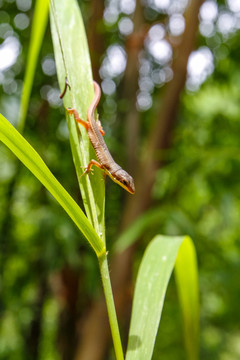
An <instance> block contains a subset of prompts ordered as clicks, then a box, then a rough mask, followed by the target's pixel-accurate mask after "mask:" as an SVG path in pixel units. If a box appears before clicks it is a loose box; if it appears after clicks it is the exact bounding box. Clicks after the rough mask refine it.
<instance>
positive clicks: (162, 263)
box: [126, 236, 188, 360]
mask: <svg viewBox="0 0 240 360" xmlns="http://www.w3.org/2000/svg"><path fill="white" fill-rule="evenodd" d="M185 239H188V238H187V237H170V236H156V237H155V238H154V239H153V240H152V241H151V242H150V244H149V245H148V247H147V249H146V251H145V254H144V257H143V260H142V262H141V265H140V269H139V272H138V276H137V282H136V288H135V292H134V299H133V309H132V316H131V324H130V331H129V339H128V347H127V355H126V360H139V359H144V360H150V359H151V357H152V354H153V348H154V343H155V339H156V334H157V330H158V326H159V322H160V318H161V313H162V308H163V303H164V298H165V294H166V290H167V285H168V282H169V279H170V276H171V273H172V270H173V267H174V264H175V260H176V257H177V254H178V251H179V247H180V246H181V244H182V243H184V241H185Z"/></svg>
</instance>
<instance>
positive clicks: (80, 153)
mask: <svg viewBox="0 0 240 360" xmlns="http://www.w3.org/2000/svg"><path fill="white" fill-rule="evenodd" d="M50 15H51V16H50V19H51V31H52V37H53V45H54V53H55V59H56V65H57V75H58V80H59V84H60V89H61V91H62V90H63V89H64V85H65V77H67V79H68V82H69V83H70V86H71V90H69V89H68V90H67V92H66V95H65V96H64V98H63V102H64V106H65V108H68V107H71V108H75V109H76V110H77V111H78V113H79V115H80V117H81V118H82V119H83V120H86V116H87V110H88V107H89V105H90V104H91V102H92V99H93V96H94V91H93V79H92V71H91V61H90V56H89V50H88V44H87V39H86V34H85V29H84V25H83V21H82V17H81V13H80V10H79V7H78V4H77V2H76V1H75V0H69V1H64V0H58V1H51V8H50ZM67 122H68V128H69V136H70V144H71V149H72V154H73V160H74V164H75V168H76V173H77V177H78V182H79V186H80V190H81V194H82V198H83V204H84V207H85V210H86V213H87V217H88V219H89V220H90V222H91V223H92V225H93V226H94V228H95V229H96V231H97V233H98V234H99V236H100V237H101V238H102V240H103V241H104V242H105V216H104V213H105V182H104V177H103V173H102V171H101V170H99V169H94V174H93V175H91V174H89V175H85V176H82V173H83V168H84V167H86V166H87V165H88V163H89V162H90V160H92V159H94V158H96V155H95V152H94V150H93V148H92V146H91V144H90V142H89V138H88V135H87V133H86V130H85V129H84V128H83V127H81V126H79V125H78V124H76V122H75V120H74V119H73V116H71V117H69V116H68V114H67Z"/></svg>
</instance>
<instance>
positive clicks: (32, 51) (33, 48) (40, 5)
mask: <svg viewBox="0 0 240 360" xmlns="http://www.w3.org/2000/svg"><path fill="white" fill-rule="evenodd" d="M48 10H49V0H37V1H36V6H35V9H34V15H33V24H32V30H31V39H30V45H29V52H28V57H27V65H26V73H25V76H24V81H23V91H22V98H21V104H20V110H19V118H18V125H17V128H18V130H19V131H20V132H22V131H23V129H24V126H25V120H26V115H27V110H28V104H29V99H30V94H31V91H32V85H33V79H34V75H35V71H36V66H37V61H38V55H39V51H40V48H41V45H42V40H43V36H44V33H45V30H46V26H47V20H48Z"/></svg>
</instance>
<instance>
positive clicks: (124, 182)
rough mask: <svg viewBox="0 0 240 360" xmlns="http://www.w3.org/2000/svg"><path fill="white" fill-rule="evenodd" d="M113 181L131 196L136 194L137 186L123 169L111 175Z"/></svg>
mask: <svg viewBox="0 0 240 360" xmlns="http://www.w3.org/2000/svg"><path fill="white" fill-rule="evenodd" d="M109 175H110V177H111V178H112V180H113V181H115V182H116V183H117V184H119V185H120V186H121V187H123V188H124V189H125V190H127V191H128V192H130V194H134V193H135V185H134V180H133V178H132V177H131V176H130V175H129V174H128V173H127V172H126V171H125V170H123V169H119V170H117V171H116V172H114V173H112V174H109Z"/></svg>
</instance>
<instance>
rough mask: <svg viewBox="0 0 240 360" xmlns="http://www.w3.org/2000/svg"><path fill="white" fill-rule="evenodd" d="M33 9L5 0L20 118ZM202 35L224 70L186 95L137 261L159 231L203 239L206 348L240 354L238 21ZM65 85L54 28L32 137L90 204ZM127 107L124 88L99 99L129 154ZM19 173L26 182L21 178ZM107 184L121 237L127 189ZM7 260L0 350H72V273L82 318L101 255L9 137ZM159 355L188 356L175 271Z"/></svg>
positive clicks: (0, 171)
mask: <svg viewBox="0 0 240 360" xmlns="http://www.w3.org/2000/svg"><path fill="white" fill-rule="evenodd" d="M149 3H150V2H149ZM230 3H232V2H230V1H229V2H227V3H225V2H223V1H219V2H217V4H218V6H219V7H218V17H220V15H221V14H223V13H224V12H229V13H230V14H232V13H231V11H230V10H229V6H228V5H229V4H230ZM80 5H81V8H82V10H83V16H84V19H85V23H86V27H87V28H88V26H89V16H90V15H89V14H90V3H89V2H88V1H82V2H81V4H80ZM24 6H25V7H24ZM19 14H24V15H25V17H22V20H21V18H20V20H21V22H18V21H17V18H16V17H17V16H18V15H19ZM238 14H239V13H238ZM32 15H33V6H31V1H20V0H19V1H17V2H15V1H4V0H2V1H0V46H1V44H3V42H4V40H5V39H6V38H7V37H9V36H15V37H17V38H18V39H19V42H20V44H21V51H20V54H19V56H18V58H17V61H16V62H15V63H14V64H13V65H12V66H11V67H9V68H6V69H4V70H1V71H0V82H1V86H0V109H1V113H2V114H3V115H4V116H6V117H7V118H8V119H9V120H11V122H12V123H13V124H16V121H17V118H18V107H19V102H20V96H21V87H22V80H23V76H24V70H25V64H26V58H27V54H28V52H27V51H28V44H29V37H30V23H31V19H32ZM157 16H158V14H157V12H156V10H154V9H152V8H151V7H150V6H149V7H147V8H146V11H145V17H146V19H147V20H146V21H148V22H150V20H151V21H153V20H156V19H157V20H158V17H157ZM161 16H163V15H161ZM216 21H217V20H216ZM216 21H215V22H216ZM19 24H20V25H19ZM24 24H25V25H24ZM24 27H25V28H24ZM100 29H101V31H102V32H103V34H104V37H105V41H106V42H105V43H106V44H108V46H110V45H112V44H115V43H118V44H122V43H123V35H122V34H120V33H119V32H118V27H117V20H116V21H115V22H112V23H111V24H110V23H109V22H108V23H107V22H105V23H101V26H100ZM200 45H201V46H206V47H208V48H209V49H210V50H211V52H212V54H213V57H214V71H213V73H212V74H211V76H209V77H208V79H207V80H206V81H205V82H204V83H203V84H202V85H201V86H199V87H196V88H195V89H189V88H186V90H185V92H184V94H182V98H181V103H180V110H179V112H178V122H177V126H176V128H175V131H174V134H173V139H172V146H171V149H169V150H166V151H165V152H164V154H163V156H164V159H165V166H164V167H162V168H161V169H159V170H158V173H157V179H156V182H155V185H154V189H153V200H154V201H153V206H152V208H153V209H154V208H157V207H158V208H159V207H160V211H159V218H158V221H153V223H151V226H150V227H148V228H146V229H145V231H144V235H143V240H142V242H141V245H140V246H139V247H138V250H137V252H136V255H135V265H134V269H136V268H137V265H138V264H139V261H140V257H141V256H142V252H143V249H144V248H145V247H146V244H147V243H148V241H149V240H150V239H151V238H152V237H153V236H154V235H155V234H156V233H162V234H166V235H167V234H168V235H179V234H188V235H190V236H191V237H192V239H194V241H195V246H196V249H197V254H198V262H199V274H200V291H201V334H200V336H201V343H200V349H201V350H200V351H201V353H200V358H201V359H205V360H208V359H209V360H210V359H211V360H215V359H220V360H226V359H227V360H237V359H239V358H240V348H239V336H240V328H239V323H240V315H239V311H238V309H239V294H240V282H239V272H240V262H239V257H240V240H239V239H240V236H239V234H240V228H239V215H240V200H239V199H240V188H239V173H240V161H239V160H240V159H239V150H238V147H239V133H240V121H239V118H240V106H239V104H240V101H239V100H240V92H239V87H240V86H239V85H240V70H239V52H240V33H239V30H238V28H237V27H236V28H234V29H233V30H232V31H229V32H228V33H221V31H219V30H216V31H214V32H213V33H212V35H208V36H203V35H200V36H199V38H198V46H200ZM106 50H107V49H106ZM103 55H104V54H103ZM151 61H152V60H151ZM44 64H45V65H44ZM46 64H47V65H46ZM153 65H154V66H155V67H156V66H157V65H156V64H153ZM153 65H152V66H153ZM120 79H121V76H120V75H119V76H118V77H117V76H116V78H115V79H114V80H115V81H116V83H119V81H120ZM162 85H164V84H162ZM162 89H164V87H163V88H162V87H158V86H156V87H155V88H154V91H153V92H152V94H151V96H152V99H153V106H152V107H150V108H149V109H147V110H146V111H142V113H141V120H142V126H143V129H144V130H143V131H142V136H143V138H144V136H146V135H145V134H148V130H149V126H150V125H151V119H152V118H153V116H155V112H154V109H155V107H156V102H157V101H158V102H159V98H160V97H161V95H162ZM58 95H59V90H58V83H57V78H56V73H55V67H54V63H53V49H52V42H51V37H50V29H49V27H48V28H47V32H46V35H45V38H44V45H43V47H42V49H41V53H40V60H39V63H38V67H37V71H36V75H35V79H34V87H33V91H32V95H31V102H30V108H29V111H28V116H27V123H26V129H25V133H24V135H25V136H26V138H27V139H28V140H29V141H30V142H31V144H32V145H33V146H34V148H36V149H37V150H38V152H39V153H40V154H41V156H42V157H43V159H44V160H45V161H46V163H47V164H48V166H49V168H50V169H51V170H52V172H53V173H54V175H55V176H56V177H57V178H58V179H59V180H60V182H61V183H62V185H63V186H64V187H65V188H66V189H67V190H68V191H69V193H70V194H72V196H73V197H74V198H75V199H76V201H78V202H80V194H79V189H78V184H77V179H76V176H75V170H74V166H73V163H72V160H71V151H70V146H69V140H68V132H67V127H66V123H65V119H64V109H63V107H62V105H61V101H59V100H58ZM123 108H124V102H123V100H121V99H120V100H119V98H118V96H117V94H116V92H115V93H113V94H110V95H106V96H105V97H104V99H103V100H102V102H101V106H100V107H99V113H100V114H103V115H102V122H103V124H104V128H105V130H106V139H107V142H108V144H109V147H110V148H111V150H112V152H113V154H115V157H116V160H119V159H121V160H122V163H123V159H124V157H123V159H122V158H121V154H123V153H124V151H123V150H124V143H123V141H122V140H121V139H122V136H123V134H122V131H121V124H119V123H118V122H116V121H115V119H116V110H118V111H119V112H120V113H121V111H122V109H123ZM143 140H144V139H143ZM120 162H121V161H120ZM14 179H16V182H15V183H14V186H11V184H12V183H13V180H14ZM107 194H108V196H107V203H106V228H107V239H108V244H109V247H110V248H111V245H112V244H113V242H114V240H115V239H116V237H117V235H118V227H119V221H120V219H121V214H122V208H123V206H122V198H123V196H124V194H123V192H122V190H121V189H120V188H118V187H117V186H116V185H115V184H113V183H111V182H110V181H107ZM0 267H1V280H0V281H1V282H0V292H1V296H0V360H5V359H8V360H23V359H24V360H25V359H33V358H34V359H41V360H42V359H44V360H46V359H47V360H55V359H60V358H63V356H62V354H63V350H62V347H63V345H62V342H64V341H63V339H59V337H58V332H59V323H60V320H61V319H60V315H59V314H60V312H61V307H64V296H65V295H64V288H62V282H63V280H62V278H63V279H65V280H66V281H73V294H69V296H72V298H73V300H72V301H73V302H72V304H73V306H72V309H71V310H72V312H71V311H70V313H71V316H76V317H78V316H79V317H80V316H81V315H82V314H83V313H84V312H86V310H87V309H88V307H89V303H90V302H91V301H93V299H94V298H96V297H97V296H98V294H99V291H100V290H99V289H100V280H99V275H98V269H97V264H96V261H95V257H94V254H93V253H92V252H91V251H90V249H89V247H88V246H86V245H85V242H81V241H79V232H78V230H77V229H76V227H75V226H74V225H73V224H72V222H71V220H70V219H68V217H67V216H66V215H65V213H64V212H63V210H62V209H61V208H59V206H58V204H56V202H55V201H54V199H53V198H52V197H51V196H50V195H49V194H48V193H47V192H46V190H45V189H44V188H43V187H42V186H41V184H40V183H39V182H38V181H37V180H36V179H35V178H34V177H33V176H31V175H30V173H29V172H28V171H27V170H26V169H25V168H24V167H18V165H17V163H16V161H15V158H14V157H13V156H12V154H11V153H10V152H9V151H8V150H7V149H6V148H5V147H4V146H2V145H1V147H0ZM119 271H121V269H119ZM69 274H71V276H70V275H69ZM68 275H69V277H68ZM75 275H76V279H75V277H74V276H75ZM69 279H70V280H69ZM74 281H75V282H74ZM75 283H77V286H76V284H75ZM76 289H77V290H76ZM74 291H76V293H74ZM73 334H74V329H71V330H68V328H67V325H66V338H65V341H69V343H71V341H73V340H72V338H73V337H74V336H73ZM159 354H160V355H161V359H162V360H164V359H167V360H171V359H180V360H181V359H185V353H184V349H183V341H182V333H181V318H180V313H179V305H178V302H177V297H176V290H175V287H174V284H173V281H171V284H170V287H169V290H168V293H167V299H166V303H165V307H164V309H163V317H162V322H161V325H160V328H159V332H158V340H157V344H156V348H155V352H154V356H153V359H159V357H160V355H159Z"/></svg>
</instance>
